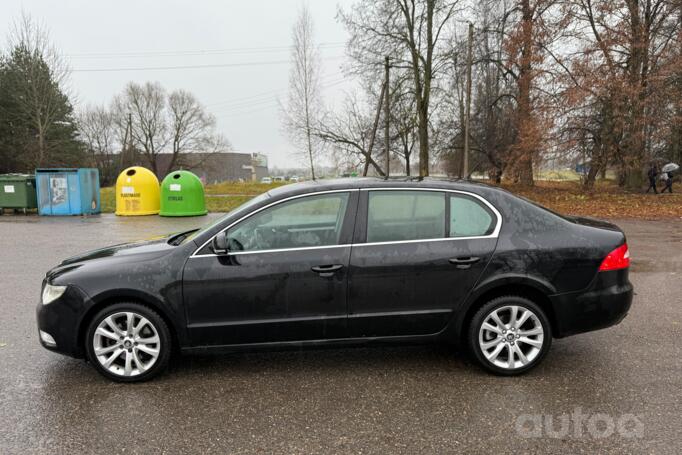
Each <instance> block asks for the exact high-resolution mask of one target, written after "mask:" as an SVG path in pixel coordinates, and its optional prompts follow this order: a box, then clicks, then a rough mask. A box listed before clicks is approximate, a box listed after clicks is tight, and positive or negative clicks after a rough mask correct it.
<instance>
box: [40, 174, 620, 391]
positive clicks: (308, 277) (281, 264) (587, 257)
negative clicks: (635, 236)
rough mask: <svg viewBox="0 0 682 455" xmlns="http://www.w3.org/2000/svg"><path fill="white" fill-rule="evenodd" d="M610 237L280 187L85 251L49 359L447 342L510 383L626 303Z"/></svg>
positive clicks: (442, 200) (452, 188) (46, 314)
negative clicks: (196, 222)
mask: <svg viewBox="0 0 682 455" xmlns="http://www.w3.org/2000/svg"><path fill="white" fill-rule="evenodd" d="M629 262H630V260H629V254H628V247H627V244H626V243H625V236H624V235H623V232H622V231H621V230H620V229H619V228H618V227H616V226H614V225H613V224H609V223H606V222H602V221H596V220H592V219H584V218H572V217H565V216H560V215H557V214H555V213H552V212H550V211H548V210H547V209H544V208H542V207H539V206H537V205H534V204H532V203H530V202H528V201H526V200H523V199H520V198H518V197H516V196H514V195H512V194H510V193H508V192H506V191H504V190H500V189H497V188H492V187H488V186H485V185H479V184H472V183H457V182H448V181H437V180H429V179H425V180H422V181H418V182H417V181H397V180H388V181H386V180H376V179H346V180H338V181H324V182H305V183H299V184H294V185H288V186H285V187H281V188H278V189H275V190H272V191H270V192H268V193H266V194H263V195H261V196H259V197H256V198H255V199H253V200H251V201H249V202H248V203H246V204H245V205H243V206H241V207H239V208H238V209H236V210H234V211H232V212H230V213H228V214H227V215H225V216H224V217H222V218H220V219H218V220H217V221H215V222H214V223H212V224H210V225H208V226H206V227H204V228H202V229H199V230H195V231H190V232H184V233H179V234H175V235H171V236H168V237H164V238H158V239H156V240H151V241H145V242H139V243H132V244H125V245H118V246H113V247H110V248H104V249H101V250H96V251H92V252H89V253H85V254H83V255H81V256H76V257H73V258H70V259H67V260H65V261H63V262H62V263H61V264H60V265H59V266H57V267H55V268H54V269H52V270H51V271H49V272H48V273H47V276H46V277H45V280H44V282H43V287H42V301H41V302H40V303H39V304H38V310H37V317H38V329H39V336H40V341H41V343H42V345H43V346H44V347H46V348H47V349H50V350H53V351H57V352H61V353H64V354H68V355H71V356H74V357H85V358H86V359H87V360H88V361H89V362H90V363H91V364H92V365H94V367H95V368H97V370H98V371H99V372H100V373H102V374H103V375H104V376H106V377H108V378H110V379H113V380H117V381H128V382H132V381H142V380H146V379H150V378H152V377H153V376H156V375H157V374H159V373H160V372H162V371H163V370H164V369H165V368H166V366H167V364H168V361H169V358H170V355H171V352H172V351H173V350H180V351H182V352H185V353H191V352H196V351H205V350H208V349H221V350H223V351H224V350H241V349H247V348H250V349H253V348H261V349H262V348H265V349H275V348H282V347H291V346H297V347H300V346H307V345H330V344H339V345H341V344H345V343H350V344H352V343H358V342H360V343H372V342H411V343H414V342H425V341H429V342H431V341H443V342H448V343H455V344H458V345H462V346H464V347H466V348H467V349H468V350H469V351H470V353H471V356H472V358H473V359H474V360H475V361H476V362H477V363H479V364H480V365H481V366H482V367H483V368H485V369H486V370H488V371H490V372H493V373H496V374H501V375H515V374H520V373H523V372H525V371H528V370H529V369H531V368H533V367H534V366H536V365H537V364H538V363H540V362H541V361H542V359H543V358H544V357H545V355H547V352H548V351H549V348H550V345H551V343H552V338H559V337H565V336H567V335H573V334H576V333H580V332H586V331H589V330H596V329H601V328H604V327H608V326H611V325H613V324H616V323H618V322H619V321H620V320H621V319H623V317H624V316H625V315H626V314H627V312H628V309H629V308H630V303H631V301H632V285H631V284H630V282H629V281H628V267H629Z"/></svg>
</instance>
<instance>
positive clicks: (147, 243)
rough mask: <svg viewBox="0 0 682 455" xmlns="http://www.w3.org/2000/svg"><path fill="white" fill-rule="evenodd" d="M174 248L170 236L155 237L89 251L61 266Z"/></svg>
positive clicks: (63, 262) (66, 261)
mask: <svg viewBox="0 0 682 455" xmlns="http://www.w3.org/2000/svg"><path fill="white" fill-rule="evenodd" d="M170 248H172V246H171V245H169V244H168V236H163V237H155V238H152V239H148V240H142V241H138V242H131V243H121V244H118V245H112V246H108V247H105V248H100V249H97V250H92V251H87V252H85V253H82V254H79V255H76V256H72V257H70V258H67V259H64V260H63V261H62V262H61V263H60V264H59V266H60V267H61V266H66V265H73V264H77V263H82V262H87V261H92V260H95V259H102V258H108V257H115V256H130V255H135V254H147V253H153V252H157V251H164V250H168V249H170Z"/></svg>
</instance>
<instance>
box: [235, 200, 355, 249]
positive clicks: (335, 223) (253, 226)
mask: <svg viewBox="0 0 682 455" xmlns="http://www.w3.org/2000/svg"><path fill="white" fill-rule="evenodd" d="M347 205H348V193H331V194H322V195H318V196H306V197H302V198H299V199H294V200H291V201H288V202H283V203H281V204H277V205H275V206H273V207H270V208H267V209H265V210H263V211H261V212H259V213H257V214H255V215H253V216H251V217H249V218H247V219H246V220H244V221H242V222H241V223H239V224H238V225H236V226H234V227H232V228H230V229H229V230H228V231H227V237H228V247H229V249H230V251H259V250H275V249H284V248H305V247H313V246H329V245H338V244H339V238H340V236H341V227H342V225H343V218H344V215H345V213H346V207H347Z"/></svg>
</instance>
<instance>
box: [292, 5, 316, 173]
mask: <svg viewBox="0 0 682 455" xmlns="http://www.w3.org/2000/svg"><path fill="white" fill-rule="evenodd" d="M292 38H293V44H292V49H291V60H292V65H293V66H292V68H291V74H290V76H289V95H288V102H287V105H286V107H285V108H284V109H283V117H284V119H283V123H284V127H285V129H286V131H287V133H288V134H289V138H290V140H291V141H292V143H293V144H294V145H295V146H296V147H300V148H302V149H305V151H306V154H307V157H308V159H309V161H310V173H311V174H312V178H313V180H314V179H315V163H314V159H313V155H314V151H313V146H314V144H313V141H314V136H313V129H314V127H315V123H316V122H317V120H318V118H319V116H320V113H321V109H322V103H321V100H320V68H319V55H318V50H317V47H316V46H315V42H314V26H313V20H312V17H311V16H310V11H309V10H308V8H307V6H306V5H305V4H304V5H303V6H302V7H301V10H300V11H299V14H298V18H297V19H296V22H295V23H294V26H293V29H292Z"/></svg>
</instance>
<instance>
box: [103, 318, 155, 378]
mask: <svg viewBox="0 0 682 455" xmlns="http://www.w3.org/2000/svg"><path fill="white" fill-rule="evenodd" d="M92 343H93V347H94V354H95V356H96V358H97V361H98V362H99V363H100V364H101V365H102V366H103V367H104V368H105V369H106V370H108V371H109V372H110V373H112V374H114V375H117V376H124V377H131V376H138V375H140V374H143V373H144V372H146V371H148V370H149V369H150V368H151V367H152V366H153V365H154V364H155V363H156V361H157V360H158V358H159V354H160V353H161V338H160V337H159V333H158V331H157V329H156V327H154V324H152V323H151V322H150V321H149V320H148V319H147V318H145V317H144V316H142V315H140V314H138V313H135V312H132V311H124V312H118V313H114V314H111V315H109V316H107V317H105V318H104V319H102V321H100V323H99V324H98V325H97V329H95V333H94V335H93V340H92Z"/></svg>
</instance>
